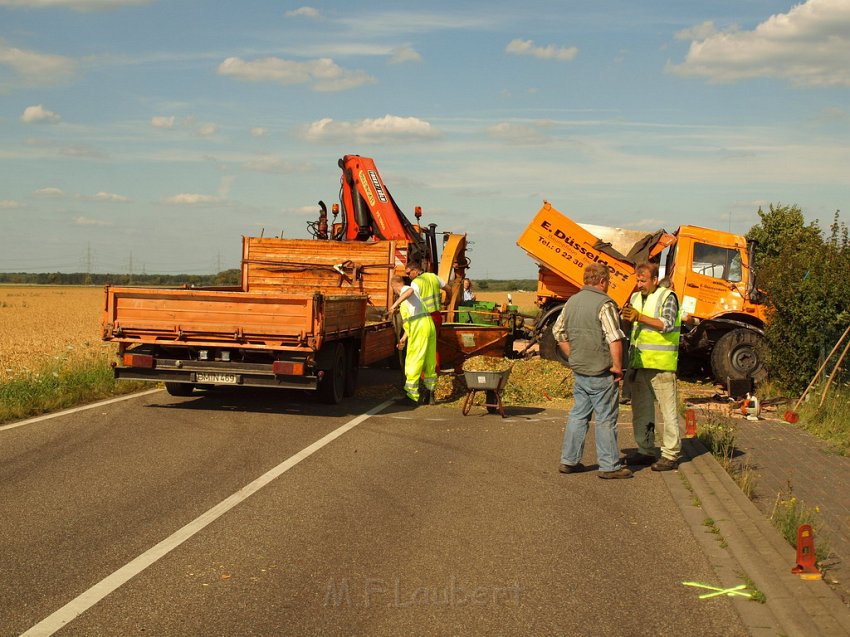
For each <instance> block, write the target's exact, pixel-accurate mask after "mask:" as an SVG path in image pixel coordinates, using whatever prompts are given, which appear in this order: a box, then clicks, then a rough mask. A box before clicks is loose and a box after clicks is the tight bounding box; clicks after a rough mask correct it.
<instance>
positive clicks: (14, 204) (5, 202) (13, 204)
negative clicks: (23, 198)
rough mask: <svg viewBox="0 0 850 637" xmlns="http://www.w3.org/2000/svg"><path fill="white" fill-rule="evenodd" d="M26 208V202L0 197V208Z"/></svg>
mask: <svg viewBox="0 0 850 637" xmlns="http://www.w3.org/2000/svg"><path fill="white" fill-rule="evenodd" d="M21 208H26V204H23V203H21V202H20V201H15V200H14V199H0V210H19V209H21Z"/></svg>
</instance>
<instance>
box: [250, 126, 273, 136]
mask: <svg viewBox="0 0 850 637" xmlns="http://www.w3.org/2000/svg"><path fill="white" fill-rule="evenodd" d="M268 135H269V129H268V128H262V127H260V126H256V127H254V128H252V129H251V137H268Z"/></svg>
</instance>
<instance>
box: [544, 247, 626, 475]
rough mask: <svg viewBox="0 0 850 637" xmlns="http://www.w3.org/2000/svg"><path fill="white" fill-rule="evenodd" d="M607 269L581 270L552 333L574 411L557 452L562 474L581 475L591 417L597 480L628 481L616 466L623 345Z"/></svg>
mask: <svg viewBox="0 0 850 637" xmlns="http://www.w3.org/2000/svg"><path fill="white" fill-rule="evenodd" d="M609 277H610V273H609V271H608V268H607V266H604V265H602V264H601V263H592V264H590V265H589V266H587V268H585V271H584V287H583V288H582V289H581V290H580V291H579V292H578V294H575V295H573V296H572V297H570V300H569V301H567V303H566V305H565V306H564V309H563V310H561V314H560V316H558V320H557V321H555V325H553V326H552V333H553V335H554V336H555V340H556V341H557V342H558V346H559V347H560V348H561V351H562V352H563V354H564V355H565V356H567V357H568V358H569V361H570V368H572V370H573V407H572V409H570V414H569V417H568V418H567V428H566V431H565V432H564V443H563V446H562V448H561V465H560V467H559V471H560V472H561V473H576V472H578V471H582V470H583V469H584V467H583V466H582V464H581V462H580V461H581V457H582V453H583V452H584V440H585V438H586V437H587V430H588V427H589V425H590V417H591V415H593V414H594V413H595V414H596V457H597V461H598V463H599V474H598V475H599V477H600V478H605V479H618V478H631V477H632V472H631V470H630V469H629V468H628V467H624V466H622V465H621V464H620V448H619V446H618V444H617V417H618V416H619V415H620V404H619V401H618V394H619V391H618V383H619V382H620V380H621V379H622V378H623V341H624V340H625V338H626V335H625V334H624V333H623V331H622V330H621V329H620V315H619V312H618V309H617V304H616V303H615V302H614V300H613V299H612V298H611V297H610V296H608V294H607V292H608V282H609Z"/></svg>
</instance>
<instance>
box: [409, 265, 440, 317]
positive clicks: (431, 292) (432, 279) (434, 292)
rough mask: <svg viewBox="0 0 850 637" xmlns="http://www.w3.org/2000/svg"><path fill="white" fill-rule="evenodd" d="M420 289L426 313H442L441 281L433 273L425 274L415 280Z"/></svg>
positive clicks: (420, 296)
mask: <svg viewBox="0 0 850 637" xmlns="http://www.w3.org/2000/svg"><path fill="white" fill-rule="evenodd" d="M414 281H416V285H417V287H418V288H419V298H420V299H422V305H423V306H424V307H425V311H426V312H439V311H440V279H439V277H438V276H437V275H436V274H434V273H433V272H423V273H422V274H420V275H419V276H418V277H416V278H415V279H414Z"/></svg>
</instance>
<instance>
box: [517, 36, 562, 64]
mask: <svg viewBox="0 0 850 637" xmlns="http://www.w3.org/2000/svg"><path fill="white" fill-rule="evenodd" d="M505 52H506V53H513V54H514V55H530V56H532V57H536V58H539V59H541V60H557V61H559V62H569V61H570V60H574V59H575V57H576V56H577V55H578V49H577V48H576V47H574V46H569V47H567V46H555V45H554V44H549V45H547V46H535V45H534V40H520V39H519V38H517V39H515V40H511V41H510V42H509V43H508V46H506V47H505Z"/></svg>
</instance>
